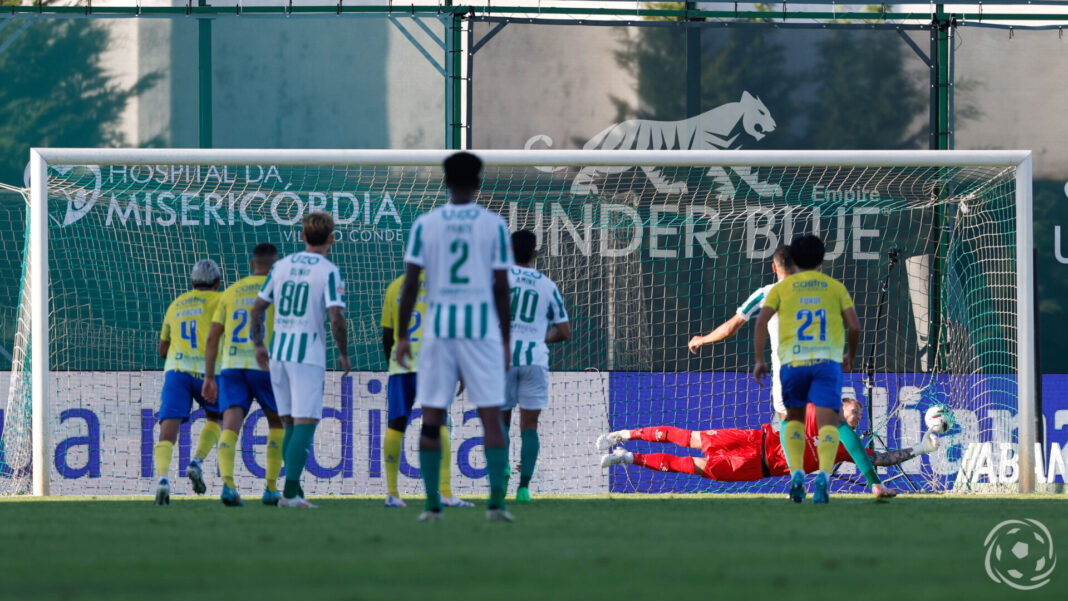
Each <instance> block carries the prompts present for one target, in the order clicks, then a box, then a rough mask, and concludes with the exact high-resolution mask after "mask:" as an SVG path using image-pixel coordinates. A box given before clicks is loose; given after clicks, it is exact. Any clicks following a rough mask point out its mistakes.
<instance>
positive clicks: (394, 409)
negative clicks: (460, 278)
mask: <svg viewBox="0 0 1068 601" xmlns="http://www.w3.org/2000/svg"><path fill="white" fill-rule="evenodd" d="M425 275H426V274H425V273H424V274H419V296H418V297H416V300H415V308H414V309H413V310H412V318H411V323H410V325H409V326H408V340H409V342H411V348H412V359H411V362H410V363H409V365H408V367H401V365H400V363H397V359H396V357H394V356H393V344H394V341H395V340H396V335H395V334H394V332H396V331H397V330H398V329H399V328H400V326H399V325H398V324H397V322H398V319H399V317H400V315H399V313H400V311H399V308H400V293H401V287H402V286H404V276H403V275H402V276H400V277H399V278H397V279H395V280H393V283H392V284H390V285H389V287H388V288H386V298H385V301H384V302H383V303H382V350H383V351H385V353H386V361H387V362H388V363H389V381H388V383H387V384H386V397H387V399H388V401H387V402H388V403H389V406H388V407H387V415H388V417H387V418H386V419H387V420H388V421H387V425H386V440H385V443H384V444H383V445H382V446H383V451H384V452H385V464H386V486H387V488H388V489H389V490H388V491H387V494H386V507H407V505H406V504H405V503H404V500H403V499H401V497H400V491H399V490H398V489H397V475H398V473H399V472H400V459H401V447H403V446H404V430H405V429H407V428H408V418H409V417H410V416H411V414H412V407H413V406H414V405H415V387H416V377H417V376H416V367H417V364H418V361H419V345H420V343H421V342H422V339H423V321H424V320H425V319H426V277H425ZM446 421H447V420H446ZM449 443H450V440H449V426H448V425H443V426H442V427H441V504H442V505H444V506H446V507H474V506H475V504H474V503H471V502H469V501H464V500H463V499H460V498H457V497H454V496H452V455H451V453H450V452H449V447H450V444H449Z"/></svg>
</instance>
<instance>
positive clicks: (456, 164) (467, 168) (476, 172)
mask: <svg viewBox="0 0 1068 601" xmlns="http://www.w3.org/2000/svg"><path fill="white" fill-rule="evenodd" d="M443 166H444V167H445V185H446V186H448V187H449V188H460V189H466V190H477V189H478V187H479V186H480V185H481V184H482V159H480V158H478V157H477V156H475V155H473V154H471V153H470V152H457V153H453V154H451V155H449V157H448V158H446V159H445V163H444V164H443Z"/></svg>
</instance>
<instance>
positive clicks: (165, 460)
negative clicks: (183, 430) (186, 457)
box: [152, 440, 174, 478]
mask: <svg viewBox="0 0 1068 601" xmlns="http://www.w3.org/2000/svg"><path fill="white" fill-rule="evenodd" d="M173 454H174V443H173V442H168V441H166V440H161V441H159V442H157V443H156V446H155V448H153V449H152V458H153V459H155V461H156V477H157V478H166V477H167V473H168V472H170V471H171V455H173Z"/></svg>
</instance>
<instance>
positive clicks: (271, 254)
mask: <svg viewBox="0 0 1068 601" xmlns="http://www.w3.org/2000/svg"><path fill="white" fill-rule="evenodd" d="M277 259H278V248H277V247H275V245H273V244H271V243H270V242H260V243H259V244H257V245H256V248H253V249H252V261H253V262H254V263H256V265H259V266H260V267H270V266H271V265H272V264H273V263H274V262H275V260H277Z"/></svg>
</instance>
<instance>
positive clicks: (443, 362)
mask: <svg viewBox="0 0 1068 601" xmlns="http://www.w3.org/2000/svg"><path fill="white" fill-rule="evenodd" d="M418 373H419V376H418V377H417V379H416V382H417V384H416V387H415V402H416V404H418V405H419V406H421V407H430V408H431V409H448V408H449V406H450V405H452V401H453V398H455V396H456V394H455V393H456V383H457V382H458V381H459V379H460V378H461V377H462V378H463V379H464V386H465V388H466V389H467V399H468V400H469V401H471V402H472V403H473V404H474V405H475V406H476V407H500V406H501V405H503V404H504V347H503V346H502V345H501V343H500V342H499V341H494V340H466V339H460V338H456V339H453V338H447V339H438V338H424V339H423V344H422V346H420V347H419V372H418Z"/></svg>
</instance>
